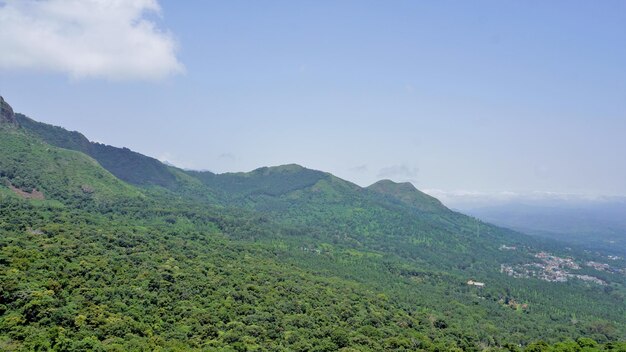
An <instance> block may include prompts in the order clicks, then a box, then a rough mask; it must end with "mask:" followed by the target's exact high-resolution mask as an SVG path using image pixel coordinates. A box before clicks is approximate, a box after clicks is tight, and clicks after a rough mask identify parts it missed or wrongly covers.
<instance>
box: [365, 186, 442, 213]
mask: <svg viewBox="0 0 626 352" xmlns="http://www.w3.org/2000/svg"><path fill="white" fill-rule="evenodd" d="M367 189H368V190H370V191H373V192H376V193H378V194H382V195H384V196H387V197H390V198H393V199H395V200H397V201H399V202H402V203H404V204H406V205H409V206H411V207H413V208H416V209H418V210H420V211H440V210H442V209H446V207H445V206H444V205H443V204H441V202H440V201H439V200H438V199H436V198H433V197H431V196H429V195H428V194H426V193H424V192H421V191H420V190H418V189H417V188H415V186H414V185H413V184H412V183H410V182H394V181H392V180H380V181H378V182H376V183H374V184H372V185H370V186H368V187H367Z"/></svg>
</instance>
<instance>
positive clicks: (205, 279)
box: [0, 115, 626, 351]
mask: <svg viewBox="0 0 626 352" xmlns="http://www.w3.org/2000/svg"><path fill="white" fill-rule="evenodd" d="M17 117H18V123H19V125H15V124H10V125H9V124H4V125H2V124H0V350H2V351H5V350H6V351H47V350H53V351H156V350H161V351H338V350H341V351H416V350H425V351H455V350H456V351H462V350H463V351H480V350H493V351H602V350H606V351H626V343H624V342H623V341H625V340H626V303H625V297H626V275H625V273H626V272H621V271H619V270H618V269H623V268H624V267H626V265H625V263H624V261H623V260H616V261H613V262H611V265H612V267H611V270H605V271H602V270H596V269H594V268H591V267H588V266H585V265H584V263H586V262H590V261H591V262H600V261H603V260H604V261H606V258H603V257H602V256H601V254H598V253H591V252H585V251H583V250H580V249H577V248H566V247H565V246H563V245H561V244H560V243H558V242H553V241H547V240H546V241H539V240H536V239H533V238H530V237H528V236H525V235H522V234H519V233H516V232H514V231H510V230H507V229H503V228H499V227H496V226H493V225H490V224H487V223H483V222H480V221H478V220H476V219H475V218H472V217H468V216H465V215H463V214H459V213H456V212H453V211H451V210H449V209H447V208H446V207H445V206H443V205H442V204H441V203H440V202H439V201H437V200H436V199H434V198H432V197H429V196H428V195H426V194H424V193H422V192H420V191H418V190H417V189H415V188H414V187H413V186H412V185H410V184H397V183H394V182H391V181H381V182H378V183H376V184H374V185H372V186H370V187H367V188H361V187H359V186H357V185H355V184H352V183H350V182H347V181H344V180H341V179H339V178H337V177H335V176H333V175H331V174H328V173H324V172H320V171H315V170H310V169H306V168H304V167H301V166H298V165H285V166H280V167H269V168H261V169H258V170H254V171H252V172H249V173H232V174H214V173H210V172H192V171H184V170H180V169H177V168H174V167H170V166H166V165H163V164H161V163H160V162H158V161H157V160H155V159H152V158H149V157H146V156H143V155H141V154H138V153H135V152H132V151H129V150H128V149H124V148H115V147H111V146H105V145H102V144H96V143H92V142H89V141H88V140H87V139H86V138H85V137H84V136H82V135H81V134H79V133H77V132H68V131H66V130H64V129H62V128H59V127H53V126H49V125H46V124H42V123H38V122H35V121H33V120H31V119H28V118H26V117H25V116H23V115H17ZM543 252H549V253H551V254H552V255H554V257H556V258H571V261H572V262H576V263H578V264H580V265H579V267H577V268H572V269H568V270H570V271H571V274H572V275H578V276H572V277H581V278H585V277H593V278H596V279H597V280H599V281H589V280H583V279H576V278H572V279H569V280H567V281H564V282H550V281H546V280H540V279H539V278H538V277H529V278H519V277H514V276H510V275H507V274H506V273H503V272H502V268H503V265H505V266H510V267H520V268H525V266H524V265H531V266H532V265H535V266H534V267H536V265H538V264H540V261H539V262H538V257H537V254H538V253H543ZM613 269H615V270H613ZM469 280H475V281H477V282H480V283H484V286H476V285H468V281H469ZM598 282H600V283H598ZM620 341H621V342H620Z"/></svg>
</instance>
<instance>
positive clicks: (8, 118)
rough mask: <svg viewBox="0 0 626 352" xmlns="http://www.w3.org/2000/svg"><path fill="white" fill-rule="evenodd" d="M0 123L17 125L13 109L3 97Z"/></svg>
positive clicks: (0, 101)
mask: <svg viewBox="0 0 626 352" xmlns="http://www.w3.org/2000/svg"><path fill="white" fill-rule="evenodd" d="M0 123H9V124H13V125H15V124H16V122H15V114H14V113H13V108H12V107H11V105H9V103H7V102H6V101H5V100H4V98H3V97H2V96H0Z"/></svg>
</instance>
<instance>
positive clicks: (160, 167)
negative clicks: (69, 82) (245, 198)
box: [15, 114, 177, 188]
mask: <svg viewBox="0 0 626 352" xmlns="http://www.w3.org/2000/svg"><path fill="white" fill-rule="evenodd" d="M15 117H16V121H17V123H19V125H20V126H21V127H22V128H23V129H25V130H27V131H28V132H30V133H31V134H33V135H35V136H37V137H39V138H40V139H41V140H43V141H45V142H46V143H48V144H51V145H53V146H56V147H59V148H64V149H70V150H75V151H79V152H81V153H84V154H87V155H89V156H91V157H92V158H94V159H96V160H97V161H98V162H99V163H100V165H102V167H104V168H105V169H107V170H109V172H111V173H112V174H113V175H115V176H116V177H117V178H119V179H120V180H123V181H126V182H128V183H130V184H133V185H142V186H146V185H157V186H162V187H165V188H172V187H175V186H176V184H177V178H176V175H175V174H174V173H173V172H172V171H171V168H170V167H168V166H167V165H164V164H163V163H161V162H160V161H158V160H156V159H154V158H151V157H147V156H145V155H142V154H139V153H136V152H133V151H131V150H129V149H128V148H116V147H112V146H109V145H105V144H100V143H95V142H90V141H89V140H88V139H87V138H86V137H85V136H83V135H82V134H80V133H78V132H70V131H67V130H65V129H64V128H61V127H57V126H52V125H48V124H45V123H41V122H37V121H34V120H32V119H30V118H28V117H26V116H24V115H22V114H16V115H15Z"/></svg>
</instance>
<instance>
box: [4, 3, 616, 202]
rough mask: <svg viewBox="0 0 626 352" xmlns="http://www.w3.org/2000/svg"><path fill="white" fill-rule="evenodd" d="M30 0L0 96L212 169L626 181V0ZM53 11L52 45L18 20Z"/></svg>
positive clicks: (421, 184) (9, 20)
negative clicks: (295, 167)
mask: <svg viewBox="0 0 626 352" xmlns="http://www.w3.org/2000/svg"><path fill="white" fill-rule="evenodd" d="M25 1H26V3H31V5H32V6H30V7H28V6H25V7H20V6H18V5H15V2H11V1H8V2H7V1H1V0H0V4H3V5H1V6H0V30H1V31H0V39H2V41H3V43H6V42H7V41H8V42H9V48H14V50H15V51H16V52H18V53H21V54H22V55H21V56H18V55H16V56H15V57H16V58H14V59H13V61H10V60H9V59H5V60H4V61H3V60H2V59H0V94H2V95H3V96H5V98H6V99H7V100H8V101H9V102H10V103H12V105H13V106H14V108H15V110H16V111H19V112H23V113H25V114H27V115H29V116H31V117H33V118H35V119H37V120H40V121H44V122H48V123H52V124H55V125H61V126H64V127H66V128H68V129H72V130H79V131H81V132H83V133H84V134H85V135H87V136H88V137H89V138H90V139H92V140H96V141H100V142H104V143H107V144H112V145H116V146H127V147H129V148H131V149H134V150H137V151H139V152H142V153H144V154H147V155H151V156H154V157H157V158H159V159H162V160H169V161H170V162H172V163H174V164H176V165H179V166H182V167H188V168H195V169H207V170H211V171H215V172H226V171H247V170H251V169H254V168H256V167H260V166H265V165H278V164H285V163H298V164H302V165H304V166H307V167H311V168H315V169H321V170H325V171H329V172H332V173H334V174H336V175H338V176H340V177H343V178H345V179H348V180H350V181H353V182H356V183H358V184H360V185H367V184H370V183H372V182H374V181H376V180H378V179H381V178H391V179H394V180H397V181H411V182H413V183H414V184H415V185H416V186H417V187H418V188H421V189H428V190H439V192H440V193H441V192H443V193H445V192H453V193H454V192H459V191H460V192H476V193H481V194H482V193H484V194H491V193H501V192H514V193H519V194H528V193H533V192H534V193H535V194H536V193H537V192H556V193H574V194H587V195H600V194H603V195H626V162H625V161H626V138H625V136H626V2H624V1H601V2H592V1H548V2H546V1H472V2H469V1H385V2H383V1H363V0H360V1H254V2H253V1H237V0H229V1H221V2H217V1H185V2H181V1H174V0H161V1H159V2H158V3H157V2H156V1H155V0H132V1H130V0H129V2H128V3H132V4H134V5H133V6H134V7H132V8H131V7H128V8H123V9H115V11H113V10H111V11H110V12H107V11H109V10H106V11H105V10H102V9H100V10H101V11H89V9H88V8H84V9H81V11H78V10H76V11H73V10H74V9H73V8H71V7H72V6H76V5H75V4H76V3H75V2H74V1H73V0H44V1H41V2H34V1H33V0H25ZM90 1H92V0H86V1H85V2H83V3H82V4H83V5H84V4H89V3H90ZM40 3H49V5H50V7H51V8H52V10H50V9H46V8H44V9H42V8H40V6H41V5H40ZM85 6H86V5H85ZM68 8H69V9H68ZM61 10H62V11H61ZM66 10H67V11H66ZM69 10H72V11H69ZM59 13H63V14H64V15H62V16H61V15H58V14H59ZM94 14H96V15H94ZM99 14H102V15H101V17H102V18H100V17H98V16H100V15H99ZM107 14H108V15H107ZM120 14H121V15H120ZM18 15H19V16H21V17H20V18H19V19H16V16H18ZM109 15H110V16H111V17H113V16H115V18H116V19H118V20H117V21H113V22H115V23H117V26H116V27H115V28H112V29H111V30H108V29H107V27H106V26H107V25H109V23H111V22H112V21H109V20H108V18H107V17H106V16H109ZM72 16H81V17H80V18H81V20H80V21H78V23H79V24H78V25H76V24H75V23H76V22H77V21H76V18H75V17H72ZM44 20H45V21H48V22H45V23H53V24H54V26H51V27H50V28H62V30H58V31H57V32H56V37H55V41H53V42H54V43H57V42H58V43H59V44H58V45H56V46H54V47H52V48H48V49H47V50H48V51H46V52H42V51H41V50H42V49H41V47H42V45H41V43H40V42H38V40H43V39H41V38H42V37H45V38H47V37H46V36H43V35H41V34H37V33H35V34H32V35H23V34H22V33H24V29H21V28H20V26H22V25H23V26H25V27H24V28H31V27H33V26H32V25H29V26H28V27H26V24H25V23H30V22H28V21H40V22H41V21H44ZM138 20H141V21H143V22H142V23H144V24H145V26H142V27H141V28H135V27H133V26H134V25H135V24H136V23H137V22H138ZM123 21H126V22H127V23H125V22H123ZM66 22H67V23H70V22H71V23H72V27H68V26H69V25H67V23H66ZM38 23H39V22H38ZM66 25H67V26H66ZM55 26H56V27H55ZM151 26H156V27H151ZM8 28H14V32H15V33H16V35H15V36H13V37H11V38H7V37H8V34H7V33H8V32H9V31H7V29H8ZM68 28H69V29H68ZM18 30H21V31H18ZM125 31H127V32H128V33H127V34H125V33H126V32H125ZM2 32H5V35H4V37H3V36H2ZM68 33H69V34H68ZM76 33H78V34H76ZM27 34H28V33H27ZM73 35H74V36H73ZM18 36H19V38H18V39H15V38H16V37H18ZM45 40H48V41H49V39H45ZM142 40H145V42H142ZM27 44H28V45H27ZM5 47H6V46H5ZM58 47H61V48H63V50H56V49H58ZM81 49H82V50H81ZM93 52H97V54H98V55H99V56H95V55H91V54H92V53H93ZM94 56H95V58H94ZM89 60H91V61H89ZM84 62H89V63H93V64H92V65H86V64H85V65H83V63H84Z"/></svg>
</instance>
